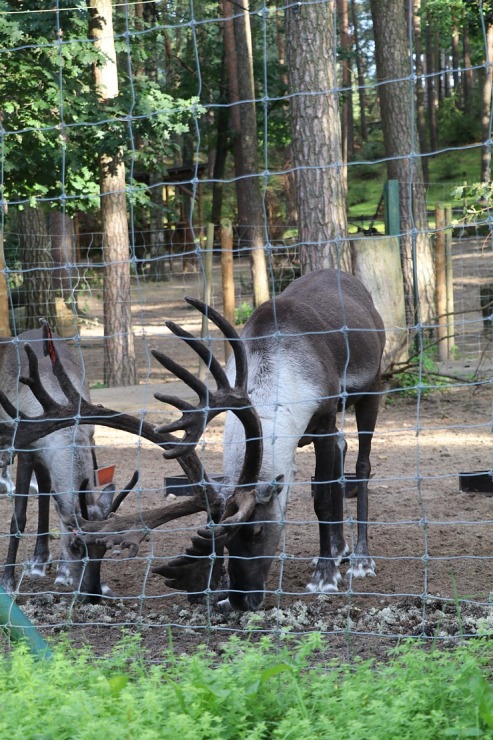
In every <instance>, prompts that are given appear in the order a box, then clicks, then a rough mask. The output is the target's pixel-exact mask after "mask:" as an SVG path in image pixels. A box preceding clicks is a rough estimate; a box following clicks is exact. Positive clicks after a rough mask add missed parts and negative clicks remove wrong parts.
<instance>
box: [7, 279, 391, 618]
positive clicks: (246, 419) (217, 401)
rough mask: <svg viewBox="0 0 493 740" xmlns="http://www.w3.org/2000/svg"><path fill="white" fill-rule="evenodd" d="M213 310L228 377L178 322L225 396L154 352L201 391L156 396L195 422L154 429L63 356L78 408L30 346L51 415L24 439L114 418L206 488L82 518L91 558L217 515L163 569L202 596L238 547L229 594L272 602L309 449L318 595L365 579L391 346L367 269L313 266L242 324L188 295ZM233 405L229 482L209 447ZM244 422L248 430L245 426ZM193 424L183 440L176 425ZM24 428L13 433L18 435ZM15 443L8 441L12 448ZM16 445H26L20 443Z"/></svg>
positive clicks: (37, 385)
mask: <svg viewBox="0 0 493 740" xmlns="http://www.w3.org/2000/svg"><path fill="white" fill-rule="evenodd" d="M185 300H186V301H187V302H188V303H189V304H190V305H192V306H194V307H195V308H197V309H198V310H199V311H201V312H202V313H203V314H204V315H206V316H208V317H209V319H211V320H212V322H213V323H214V324H216V326H217V327H218V328H219V329H220V330H221V332H222V333H223V335H224V337H225V338H226V340H227V341H228V342H229V343H230V345H231V348H232V350H233V355H232V359H231V361H230V362H229V364H228V366H227V368H226V372H225V371H224V370H223V369H222V367H221V365H220V364H219V362H218V361H217V360H216V358H215V357H214V356H213V354H212V353H211V352H210V350H209V349H208V348H207V347H206V346H205V345H204V344H203V343H201V342H200V341H199V340H197V339H196V338H195V337H193V336H192V335H191V334H189V333H188V332H186V331H184V330H183V329H182V328H181V327H179V326H177V325H176V324H174V323H172V322H166V326H167V327H168V328H169V329H170V330H171V331H172V332H173V333H174V334H175V335H176V336H178V337H180V338H181V339H183V340H184V341H185V342H187V343H188V344H189V345H190V346H191V347H192V349H193V350H194V351H195V352H196V353H197V354H198V355H199V357H201V359H202V360H203V361H204V362H205V363H206V365H207V366H208V367H209V370H210V373H211V375H212V376H213V378H214V379H215V381H216V384H217V390H216V391H213V390H211V389H210V388H208V387H207V386H206V384H205V383H203V382H202V381H200V380H198V379H197V378H196V377H195V376H194V375H192V374H191V373H190V372H189V371H188V370H187V369H185V368H184V367H181V366H180V365H178V364H177V363H176V362H174V361H173V360H172V359H171V358H170V357H168V356H167V355H164V354H162V353H160V352H157V351H155V350H153V355H154V357H155V358H156V359H157V360H158V361H159V362H160V363H161V364H162V365H163V366H164V367H165V368H167V369H168V370H169V371H171V372H172V373H174V374H175V375H176V376H177V377H178V378H180V379H181V380H182V381H184V382H185V383H186V384H187V385H188V386H189V387H190V388H191V389H193V390H194V391H195V392H196V393H197V395H198V397H199V402H198V404H197V405H196V406H194V405H192V404H190V403H188V402H185V401H183V400H180V399H179V398H176V397H174V396H168V395H164V394H160V393H156V394H155V397H156V398H157V399H158V400H160V401H162V402H164V403H168V404H171V405H172V406H174V407H175V408H177V409H178V410H179V411H180V412H181V417H180V418H179V419H177V420H175V421H173V422H171V423H167V424H164V425H153V424H149V423H148V422H145V421H142V420H141V419H140V418H139V419H137V418H135V417H133V416H130V415H127V414H119V413H118V412H115V411H113V410H111V409H106V408H104V407H99V406H94V405H92V404H90V403H89V402H88V401H87V400H86V399H85V398H83V397H82V396H81V395H80V393H79V392H78V391H77V389H76V388H75V387H74V386H73V385H72V383H71V382H70V379H69V377H68V375H67V373H66V372H65V370H64V367H63V363H62V362H61V361H60V358H59V357H56V359H55V362H54V366H53V370H54V373H55V375H56V377H57V378H58V380H59V383H60V386H61V388H62V390H63V393H64V394H65V396H66V399H67V402H66V403H58V402H56V401H55V400H54V399H52V398H50V397H48V395H47V394H46V392H45V391H44V388H43V385H42V382H41V381H40V378H39V374H38V373H37V368H36V358H35V356H34V354H33V353H32V351H31V350H30V348H29V347H28V346H27V347H26V351H27V353H28V356H29V362H30V377H29V378H23V379H22V382H23V383H26V384H28V385H29V387H30V388H31V389H32V390H33V392H34V393H35V395H36V396H37V397H38V398H39V399H40V402H41V404H42V406H43V410H44V413H43V414H41V415H40V416H38V417H36V418H29V419H28V418H21V419H20V420H19V421H18V422H17V427H16V429H15V431H14V433H13V436H14V440H13V442H14V444H15V445H16V446H19V444H21V443H25V440H31V439H33V438H34V437H35V435H41V434H43V435H46V434H49V433H52V432H53V431H55V430H58V429H61V428H63V427H66V426H68V425H70V424H71V423H72V424H73V423H74V422H73V420H71V418H70V417H71V416H73V414H74V411H76V412H78V421H79V423H84V424H102V425H105V426H109V427H113V428H117V429H122V430H125V431H127V432H131V433H134V434H137V435H140V436H142V437H144V438H146V439H148V440H150V441H151V442H154V443H155V444H157V445H158V446H159V447H160V448H161V449H162V450H163V454H164V457H165V458H176V459H177V460H178V462H179V463H180V465H181V467H182V469H183V470H184V472H185V474H186V476H187V477H188V479H189V481H190V483H191V484H192V488H193V491H194V495H193V496H191V497H189V498H188V497H187V498H184V499H177V500H175V501H173V502H172V503H171V504H166V505H164V506H161V507H157V508H154V509H150V510H147V511H144V512H140V513H139V514H138V515H129V516H113V517H110V518H109V519H108V521H106V522H89V521H87V520H84V519H82V518H77V517H74V518H73V519H72V521H71V522H66V526H67V528H69V529H71V531H73V533H74V536H76V537H79V538H80V539H81V540H83V542H84V545H85V547H86V548H87V554H88V557H89V558H102V557H103V556H104V553H105V551H106V550H107V549H109V548H111V547H113V546H114V545H119V546H120V548H128V550H129V554H130V555H135V554H136V553H137V551H138V548H139V545H140V543H141V542H142V540H143V539H144V538H145V537H146V535H147V534H148V532H149V531H150V530H151V529H153V528H155V527H158V526H160V525H161V524H164V523H165V522H168V521H171V520H173V519H176V518H178V517H181V516H185V515H187V514H191V513H195V512H198V511H207V513H208V524H207V526H206V527H202V528H201V529H199V530H198V532H197V534H196V535H195V536H194V537H193V538H192V544H191V547H189V548H188V549H187V551H186V554H185V555H184V556H181V557H178V558H176V559H174V560H173V561H171V562H170V563H167V564H165V565H161V566H158V567H156V568H154V572H155V573H158V574H160V575H163V576H164V577H165V578H166V579H167V580H166V583H167V585H169V586H171V587H172V588H176V589H183V590H186V591H188V593H189V594H200V593H203V592H204V591H206V589H214V588H215V587H216V586H217V584H218V583H219V578H220V574H221V566H222V561H223V552H224V548H225V547H226V548H227V550H228V552H229V560H228V574H229V588H228V597H229V602H230V604H231V606H232V607H233V608H235V609H238V610H243V611H245V610H254V609H258V608H259V607H260V606H261V604H262V603H263V599H264V594H265V589H266V580H267V575H268V572H269V568H270V565H271V563H272V560H273V558H274V557H275V552H276V550H277V547H278V544H279V539H280V534H281V532H282V526H283V524H282V523H283V521H284V517H285V513H286V508H287V502H288V493H289V489H290V486H291V483H292V481H293V477H294V471H295V453H296V449H297V447H298V446H303V445H306V444H309V443H313V445H314V448H315V476H314V484H313V489H314V507H315V512H316V514H317V517H318V519H319V531H320V556H319V558H318V561H317V564H316V567H315V572H314V574H313V576H312V578H311V580H310V582H309V583H308V586H307V588H308V590H309V591H311V592H314V593H319V592H322V593H330V592H336V591H337V590H338V585H339V583H340V581H341V575H340V572H339V567H338V566H339V564H340V561H341V560H342V559H343V558H348V559H349V561H350V568H349V573H350V574H352V576H354V577H364V576H370V575H374V574H375V563H374V561H373V559H372V558H371V557H370V555H369V552H368V539H367V521H368V479H369V477H370V470H371V466H370V450H371V441H372V436H373V432H374V428H375V424H376V419H377V414H378V404H379V382H380V362H381V357H382V352H383V347H384V343H385V332H384V327H383V323H382V320H381V318H380V316H379V314H378V313H377V311H376V309H375V307H374V305H373V301H372V299H371V296H370V294H369V293H368V291H367V290H366V289H365V287H364V286H363V285H362V283H360V282H359V280H357V279H356V278H355V277H353V276H352V275H349V274H347V273H342V272H338V271H335V270H321V271H317V272H313V273H309V274H307V275H305V276H303V277H301V278H298V279H297V280H295V281H294V282H293V283H291V285H290V286H288V288H286V290H285V291H284V292H283V293H282V294H280V295H279V296H278V297H277V298H275V299H273V300H271V301H267V302H266V303H264V304H262V305H261V306H259V307H258V308H257V309H256V310H255V311H254V313H253V314H252V316H251V317H250V319H249V320H248V322H247V323H246V324H245V327H244V329H243V331H242V334H241V338H240V337H238V334H237V333H236V331H235V330H234V328H233V327H232V326H231V325H230V324H229V323H228V322H227V321H226V320H225V319H224V318H223V317H222V316H221V315H220V314H219V313H218V312H217V311H215V310H214V309H212V308H211V307H210V306H207V305H205V304H203V303H202V302H200V301H197V300H195V299H193V298H186V299H185ZM0 404H2V405H3V407H4V408H5V410H6V412H7V414H9V415H10V416H14V413H15V409H14V408H13V407H12V406H11V404H9V402H8V400H7V398H6V397H5V394H1V393H0ZM350 406H354V409H355V413H356V422H357V427H358V457H357V462H356V478H357V480H358V493H357V519H358V525H357V543H356V547H355V549H354V552H350V551H349V548H348V547H347V545H346V542H345V540H344V534H343V514H344V512H343V496H344V485H343V476H344V468H343V464H344V454H345V441H344V438H343V436H342V434H340V433H339V431H338V429H337V427H336V416H337V412H338V411H341V410H344V409H346V408H348V407H350ZM224 411H227V412H228V416H227V419H226V424H225V432H224V481H223V482H222V483H221V484H217V483H216V482H214V481H211V480H210V479H209V478H208V476H207V474H206V473H205V471H204V470H203V466H202V463H201V460H200V458H199V456H198V454H197V452H196V449H195V448H196V445H197V443H198V441H199V440H200V437H201V435H202V433H203V431H204V429H205V427H206V426H207V424H208V423H209V422H210V421H211V420H212V419H213V418H214V417H215V416H217V415H218V414H220V413H222V412H224ZM242 428H243V431H242ZM180 431H181V432H183V435H182V437H179V438H178V437H176V436H175V435H174V433H175V432H180ZM11 435H12V431H11ZM6 440H7V437H6V435H5V434H3V435H0V443H1V444H3V445H5V443H6ZM11 441H12V439H11Z"/></svg>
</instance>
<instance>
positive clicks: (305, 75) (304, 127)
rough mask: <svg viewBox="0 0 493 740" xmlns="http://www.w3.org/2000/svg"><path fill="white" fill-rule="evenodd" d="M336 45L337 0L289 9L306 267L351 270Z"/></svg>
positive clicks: (294, 127)
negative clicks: (335, 18) (330, 2)
mask: <svg viewBox="0 0 493 740" xmlns="http://www.w3.org/2000/svg"><path fill="white" fill-rule="evenodd" d="M334 47H335V37H334V13H333V5H332V4H329V3H323V4H318V3H306V4H305V3H301V4H299V5H298V4H297V5H295V6H293V7H288V8H287V9H286V60H287V65H288V76H289V91H290V95H291V126H292V138H293V146H292V152H293V167H294V168H295V171H296V183H297V201H298V222H299V241H300V261H301V270H302V272H303V273H306V272H310V271H311V270H317V269H320V268H323V267H335V268H340V269H343V270H346V271H347V272H350V271H351V254H350V250H349V244H348V242H347V219H346V188H345V185H344V179H343V177H342V163H341V134H340V121H339V110H338V100H337V92H335V91H336V90H337V81H336V65H335V48H334ZM321 60H323V64H321V63H320V61H321Z"/></svg>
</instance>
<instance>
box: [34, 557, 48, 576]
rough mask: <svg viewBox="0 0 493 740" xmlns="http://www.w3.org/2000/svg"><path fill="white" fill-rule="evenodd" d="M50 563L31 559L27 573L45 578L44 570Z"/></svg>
mask: <svg viewBox="0 0 493 740" xmlns="http://www.w3.org/2000/svg"><path fill="white" fill-rule="evenodd" d="M50 565H51V563H49V562H44V563H43V562H41V561H40V560H33V562H32V563H30V567H29V574H30V575H31V576H33V577H34V578H46V571H47V570H48V568H49V567H50Z"/></svg>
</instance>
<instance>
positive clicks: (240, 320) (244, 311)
mask: <svg viewBox="0 0 493 740" xmlns="http://www.w3.org/2000/svg"><path fill="white" fill-rule="evenodd" d="M252 313H253V306H251V304H250V303H246V302H243V303H240V305H239V306H238V307H237V308H235V324H239V325H241V324H244V323H245V322H246V321H247V320H248V319H249V318H250V316H251V315H252Z"/></svg>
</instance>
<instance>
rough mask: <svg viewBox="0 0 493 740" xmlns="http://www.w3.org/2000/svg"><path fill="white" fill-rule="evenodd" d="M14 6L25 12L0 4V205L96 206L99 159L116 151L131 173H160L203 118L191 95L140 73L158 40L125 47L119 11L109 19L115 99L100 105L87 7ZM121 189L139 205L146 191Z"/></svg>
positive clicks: (9, 0) (5, 0) (140, 38)
mask: <svg viewBox="0 0 493 740" xmlns="http://www.w3.org/2000/svg"><path fill="white" fill-rule="evenodd" d="M20 4H21V5H22V6H24V8H23V9H25V11H26V12H23V13H19V12H18V10H19V3H18V2H17V1H16V2H14V1H13V0H0V36H1V38H2V44H1V45H2V70H3V73H2V74H1V75H0V99H1V100H2V120H1V122H0V134H1V143H2V162H3V195H4V197H5V198H7V199H10V200H14V201H15V200H25V199H33V198H36V199H39V198H44V199H49V200H52V199H53V200H54V201H55V203H56V205H59V202H60V201H59V199H60V198H63V201H64V205H65V207H66V209H67V210H68V211H69V212H70V211H71V210H89V209H91V208H94V207H98V206H99V198H98V195H99V173H98V155H99V154H100V153H105V154H108V155H111V156H113V155H114V154H115V153H116V152H118V151H122V152H123V157H124V160H125V162H126V164H127V166H129V170H130V169H131V171H132V172H133V171H135V170H136V169H137V168H138V170H140V171H157V172H161V171H163V169H165V162H166V159H168V161H169V158H170V155H171V154H172V152H173V151H174V150H175V149H176V147H177V144H176V139H177V137H180V136H182V135H183V134H185V133H186V132H187V131H188V129H189V125H190V121H191V120H192V118H195V119H197V118H198V117H199V116H200V114H201V112H202V109H201V108H200V106H199V105H198V99H197V98H196V97H195V96H189V97H187V98H185V97H183V95H182V94H180V95H175V94H172V92H170V91H169V90H165V89H164V88H163V85H162V83H161V81H158V80H157V78H156V79H153V78H151V76H150V74H148V73H147V70H148V69H152V70H155V63H156V59H155V56H154V55H155V53H156V49H160V48H163V47H164V42H163V37H162V32H161V31H160V30H159V29H158V30H156V28H155V29H154V30H153V32H152V33H151V32H149V34H146V35H139V34H137V33H136V34H134V35H133V36H131V42H129V41H127V39H126V38H125V36H124V35H123V34H122V35H121V31H123V30H124V28H125V16H124V14H123V11H122V10H119V11H115V21H116V27H115V33H116V42H115V46H116V50H117V55H118V73H119V94H118V96H117V97H116V98H114V99H113V100H111V101H108V102H104V103H102V102H101V101H99V100H98V98H97V94H96V89H95V83H94V80H93V67H94V66H97V65H98V64H99V63H100V62H101V54H100V53H99V52H98V51H97V49H96V48H95V45H94V44H93V43H92V41H90V40H89V38H88V12H87V7H86V4H85V3H79V4H78V7H74V3H73V2H71V1H70V0H59V3H58V4H57V7H59V9H60V13H54V12H51V11H50V12H40V13H36V12H35V11H37V10H44V11H46V10H47V9H46V5H45V4H44V3H42V2H38V0H31V1H30V2H22V3H20ZM76 5H77V4H76ZM14 11H15V12H14ZM30 11H31V12H30ZM122 14H123V15H122ZM130 20H132V19H130ZM119 25H122V26H123V28H122V29H121V31H120V33H119V32H118V26H119ZM130 43H131V49H130ZM7 50H8V51H7ZM130 52H131V54H130ZM130 60H131V62H130ZM132 63H133V64H134V65H140V67H139V70H140V71H139V73H138V74H137V73H136V72H135V70H134V69H133V67H132ZM130 166H131V168H130ZM129 181H130V184H131V186H132V187H131V189H130V197H131V199H132V200H133V204H134V205H147V202H148V199H147V194H146V192H145V186H143V185H139V186H137V185H136V183H135V182H133V181H132V180H131V178H130V179H129Z"/></svg>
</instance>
